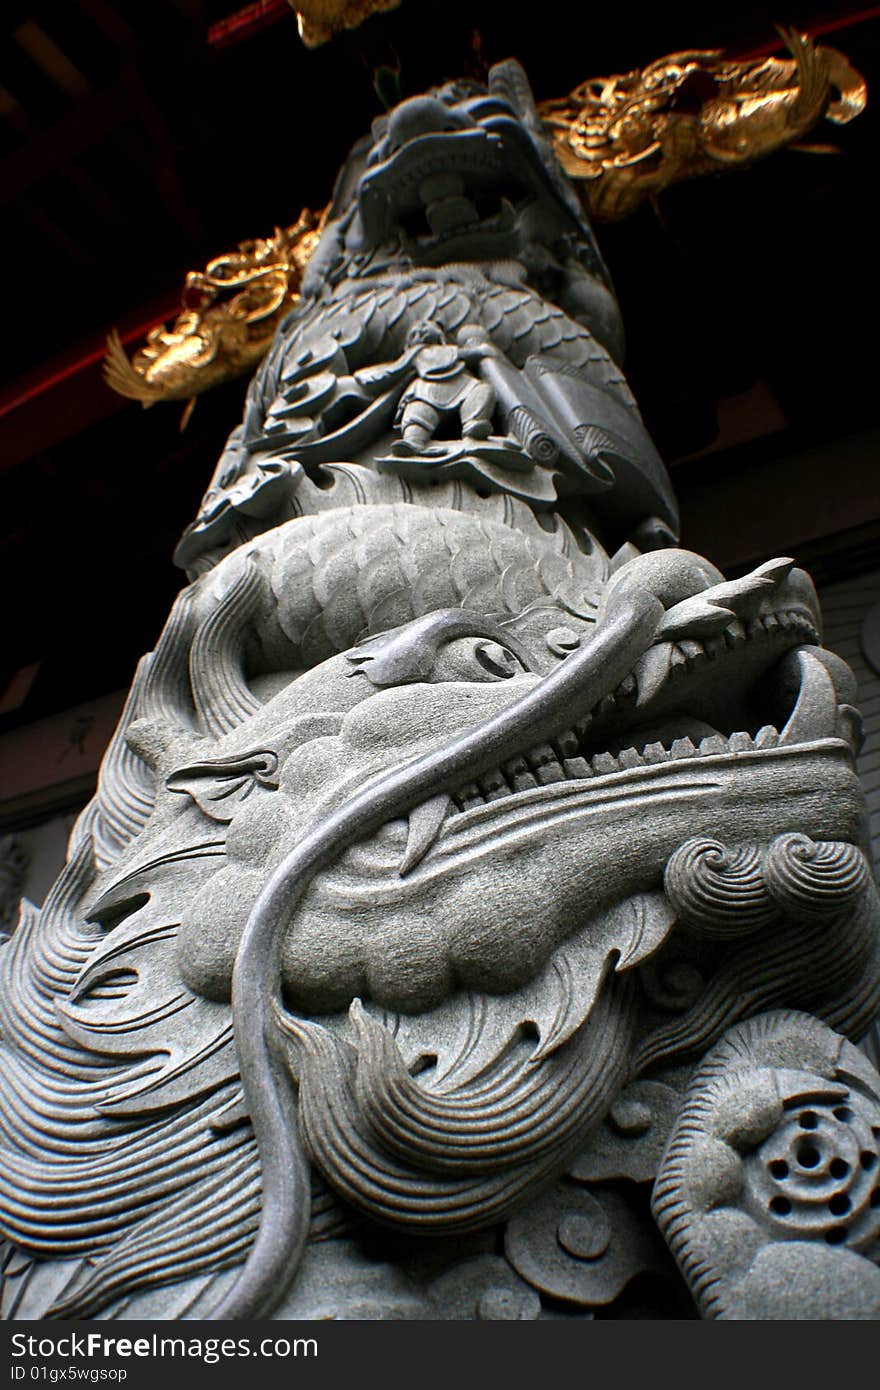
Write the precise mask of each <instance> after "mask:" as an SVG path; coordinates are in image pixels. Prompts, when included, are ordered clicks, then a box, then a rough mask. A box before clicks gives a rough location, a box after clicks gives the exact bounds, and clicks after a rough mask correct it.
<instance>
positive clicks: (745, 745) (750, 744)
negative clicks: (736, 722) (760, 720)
mask: <svg viewBox="0 0 880 1390" xmlns="http://www.w3.org/2000/svg"><path fill="white" fill-rule="evenodd" d="M728 744H729V745H730V751H731V753H752V752H754V748H755V744H754V740H753V739H752V736H751V734H749V733H746V732H745V731H743V730H737V732H736V733H734V734H731V735H730V738H729V739H728Z"/></svg>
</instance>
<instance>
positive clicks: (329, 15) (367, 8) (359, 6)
mask: <svg viewBox="0 0 880 1390" xmlns="http://www.w3.org/2000/svg"><path fill="white" fill-rule="evenodd" d="M288 3H289V4H290V7H291V9H293V10H295V11H296V22H297V25H298V26H299V36H300V38H301V39H302V41H303V43H304V44H305V46H306V48H317V47H318V46H319V45H320V44H322V43H326V42H327V40H328V39H332V38H335V36H336V35H337V34H338V33H339V32H340V31H341V30H342V29H357V28H358V27H359V25H361V24H363V22H364V20H365V19H369V17H370V15H372V14H379V13H382V12H383V11H385V10H396V9H397V7H398V5H399V4H400V0H288Z"/></svg>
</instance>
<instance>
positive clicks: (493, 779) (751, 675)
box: [453, 607, 860, 811]
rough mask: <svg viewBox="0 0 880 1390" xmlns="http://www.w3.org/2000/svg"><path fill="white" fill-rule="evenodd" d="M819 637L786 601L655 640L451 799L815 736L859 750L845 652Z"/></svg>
mask: <svg viewBox="0 0 880 1390" xmlns="http://www.w3.org/2000/svg"><path fill="white" fill-rule="evenodd" d="M818 641H819V636H818V632H817V630H816V626H815V622H814V619H813V617H812V615H810V614H808V613H806V612H805V611H804V610H803V608H800V607H790V608H779V609H773V610H771V611H768V612H767V613H764V614H762V615H758V616H755V617H753V618H751V619H748V620H747V621H742V620H740V619H733V620H732V621H731V622H730V623H729V624H728V625H727V626H726V627H725V628H724V629H723V630H722V632H721V633H719V634H715V635H712V636H710V637H708V638H705V639H704V640H702V641H701V640H698V639H696V638H679V639H678V640H677V641H670V642H661V643H658V644H656V645H654V646H652V647H651V648H649V650H648V651H647V652H646V653H645V654H644V655H643V656H642V657H641V658H640V659H639V661H638V663H637V664H636V666H635V668H634V670H633V671H632V672H631V673H630V674H629V675H627V676H626V677H625V678H624V680H623V681H622V682H621V683H620V684H619V685H618V686H617V688H616V689H615V690H614V692H613V693H612V694H610V695H606V696H605V697H604V698H603V699H602V700H601V701H600V702H599V704H598V705H597V706H596V707H595V708H594V709H593V710H591V711H590V712H589V714H588V715H587V716H586V717H585V718H581V719H577V720H574V721H572V723H571V724H570V725H569V726H567V727H565V728H562V729H561V730H560V732H559V734H558V735H557V736H555V737H553V738H551V739H549V740H548V741H546V742H544V743H542V744H540V745H538V746H536V747H534V748H531V749H529V750H528V751H527V752H525V753H524V754H523V755H522V756H520V757H517V758H513V759H511V760H510V761H508V762H506V763H504V764H503V765H502V766H500V767H499V768H497V769H493V770H492V771H490V772H488V773H486V774H484V775H483V776H481V777H480V778H479V779H478V780H477V781H474V782H470V783H467V784H465V785H463V786H461V787H459V788H457V789H456V792H455V793H454V795H453V802H454V806H455V808H457V810H458V811H468V810H471V809H473V808H474V807H477V806H481V805H485V804H486V803H488V802H493V801H498V800H500V799H501V798H504V797H508V796H511V795H516V794H517V793H520V792H524V791H531V790H534V789H535V788H538V787H542V786H551V785H554V784H558V783H564V782H571V781H585V780H588V779H590V778H597V777H607V776H613V775H615V774H621V773H628V772H630V771H632V770H633V769H635V768H642V767H646V766H647V767H650V766H652V765H658V764H662V763H670V762H673V763H679V762H682V761H685V760H692V759H697V758H702V757H710V756H717V755H725V754H726V755H730V756H738V755H741V754H744V753H755V752H758V753H760V752H764V751H769V750H773V749H776V748H780V747H782V748H785V747H791V746H794V745H797V744H806V743H812V742H814V741H815V740H820V739H839V740H840V739H842V740H844V741H845V742H846V743H848V744H849V746H850V748H851V749H852V752H853V754H854V755H855V753H857V752H858V747H859V740H860V727H859V720H858V716H857V714H856V712H855V711H854V710H853V709H852V707H851V706H850V704H849V703H848V700H849V697H850V691H849V690H848V689H846V688H845V687H846V676H845V674H844V668H843V664H842V663H841V662H839V661H837V660H836V658H834V657H833V656H831V655H830V654H829V653H827V652H825V651H824V650H823V649H822V648H820V647H818V646H817V645H816V644H817V643H818ZM835 676H836V677H837V683H835ZM839 686H843V687H844V688H843V689H838V687H839Z"/></svg>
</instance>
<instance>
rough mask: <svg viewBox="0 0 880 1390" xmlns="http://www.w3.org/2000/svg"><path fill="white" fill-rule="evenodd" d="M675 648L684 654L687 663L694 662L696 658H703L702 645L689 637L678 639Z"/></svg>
mask: <svg viewBox="0 0 880 1390" xmlns="http://www.w3.org/2000/svg"><path fill="white" fill-rule="evenodd" d="M677 646H678V649H679V651H682V652H684V654H685V656H686V657H687V660H688V661H696V660H697V658H698V657H701V656H705V651H704V649H703V645H702V643H701V642H695V641H694V640H693V638H691V637H680V638H679V639H678V643H677Z"/></svg>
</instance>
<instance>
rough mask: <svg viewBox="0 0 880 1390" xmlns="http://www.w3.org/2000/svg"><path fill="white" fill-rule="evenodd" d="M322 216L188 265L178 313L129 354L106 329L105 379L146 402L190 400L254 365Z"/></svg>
mask: <svg viewBox="0 0 880 1390" xmlns="http://www.w3.org/2000/svg"><path fill="white" fill-rule="evenodd" d="M323 217H324V214H323V213H321V214H316V213H313V212H309V211H308V210H307V209H305V210H304V211H303V212H301V213H300V215H299V217H298V218H297V220H296V222H294V223H292V224H291V226H289V227H285V228H283V229H278V228H276V230H275V233H274V235H273V236H271V237H265V238H262V237H261V238H259V239H257V240H252V241H242V242H240V243H239V245H238V248H237V250H235V251H231V252H229V253H228V254H226V255H224V256H217V257H216V258H215V259H214V260H212V261H209V262H208V264H207V266H206V267H205V269H204V270H191V271H190V272H189V274H188V275H187V277H186V283H185V286H184V290H183V296H182V312H181V313H180V314H179V315H178V317H177V318H176V319H175V320H174V322H173V323H172V324H171V326H170V327H166V326H162V325H160V326H159V327H158V328H153V329H151V331H150V332H149V333H148V334H147V341H146V343H145V344H144V346H143V347H142V348H139V349H138V351H137V352H136V353H135V354H134V357H133V358H132V359H131V361H129V359H128V357H127V356H126V354H125V350H124V348H123V346H122V343H121V341H120V338H119V335H118V333H116V332H113V333H111V334H110V337H109V338H108V340H107V357H106V359H105V363H104V377H105V380H106V381H107V384H108V385H109V386H112V387H113V390H114V391H118V392H119V394H120V395H122V396H127V397H128V398H129V399H130V400H135V401H140V403H141V405H142V406H144V407H145V408H146V407H147V406H151V405H154V404H155V402H156V401H182V400H190V399H191V398H193V397H195V396H197V395H201V393H202V392H203V391H208V390H210V388H211V387H212V386H217V385H219V383H220V382H222V381H228V380H231V379H232V378H233V377H237V376H242V375H244V374H245V373H250V372H252V371H253V370H254V368H255V367H256V366H257V363H258V362H259V361H260V360H261V358H262V357H263V356H264V355H265V353H266V351H267V350H268V347H269V344H270V343H271V342H272V339H273V338H274V336H275V331H276V329H277V328H278V325H279V323H280V322H281V320H282V318H283V317H284V315H285V314H286V313H287V312H288V311H289V310H290V309H291V308H292V307H293V305H294V304H295V303H296V302H297V300H298V298H299V286H300V283H301V281H302V275H303V271H304V269H305V267H306V265H307V264H308V261H309V257H310V256H311V254H312V251H313V250H314V249H315V245H316V244H317V241H318V237H319V236H320V234H321V228H322V225H323Z"/></svg>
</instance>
